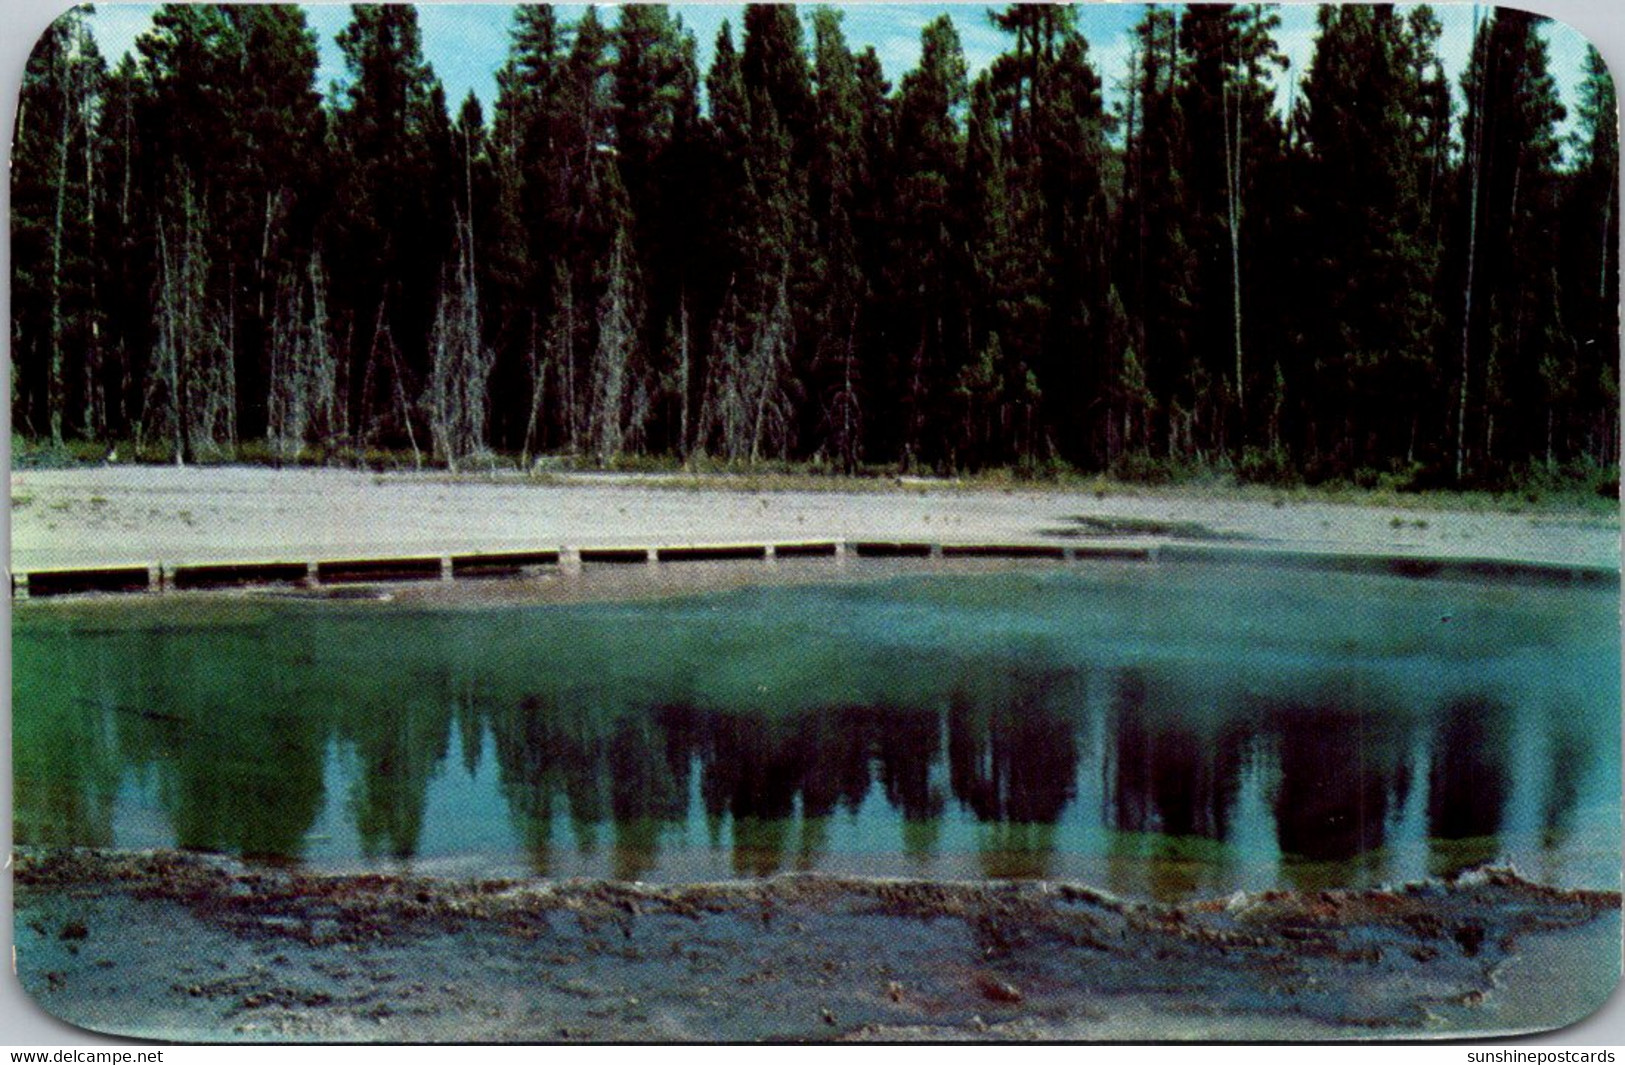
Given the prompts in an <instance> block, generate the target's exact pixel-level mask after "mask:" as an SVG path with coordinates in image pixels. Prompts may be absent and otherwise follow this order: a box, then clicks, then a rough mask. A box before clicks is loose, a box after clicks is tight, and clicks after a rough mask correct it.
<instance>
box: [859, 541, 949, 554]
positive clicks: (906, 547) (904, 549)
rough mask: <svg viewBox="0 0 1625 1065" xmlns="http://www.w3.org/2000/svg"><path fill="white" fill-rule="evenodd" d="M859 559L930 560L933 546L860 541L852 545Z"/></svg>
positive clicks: (912, 543) (913, 543)
mask: <svg viewBox="0 0 1625 1065" xmlns="http://www.w3.org/2000/svg"><path fill="white" fill-rule="evenodd" d="M852 550H853V551H855V552H857V555H858V557H859V558H930V557H931V545H930V544H923V543H915V542H897V541H891V540H860V541H858V542H857V543H855V544H853V545H852Z"/></svg>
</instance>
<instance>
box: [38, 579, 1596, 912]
mask: <svg viewBox="0 0 1625 1065" xmlns="http://www.w3.org/2000/svg"><path fill="white" fill-rule="evenodd" d="M1140 594H1143V591H1142V592H1141V593H1140ZM772 605H773V604H771V603H769V604H767V606H772ZM781 605H782V604H781ZM860 605H861V604H860ZM939 605H940V604H939ZM674 609H675V608H674ZM764 609H765V607H764ZM887 609H888V610H890V609H891V608H889V607H888V608H887ZM978 610H985V607H984V606H983V605H982V604H981V603H980V601H979V602H978ZM859 613H861V611H859ZM1460 613H1462V611H1460V610H1458V616H1459V614H1460ZM520 619H521V620H522V621H523V622H524V624H522V625H519V626H517V627H516V626H515V625H514V624H513V622H514V620H515V619H514V617H512V616H510V615H503V614H500V613H489V614H476V615H472V616H453V617H449V618H448V617H445V616H439V615H386V616H385V617H384V619H383V620H386V621H387V622H388V625H386V626H382V627H380V626H377V625H363V624H359V623H358V622H357V619H356V618H355V617H344V618H341V619H338V620H332V619H327V618H323V617H321V616H313V615H310V614H300V613H297V612H296V613H291V614H288V615H287V616H283V615H282V614H279V613H277V612H274V611H273V612H271V614H270V616H269V617H267V618H266V619H264V620H262V621H261V622H259V623H258V624H256V625H253V626H245V627H242V628H240V629H226V630H224V631H216V630H213V629H209V630H206V631H204V632H203V633H201V634H200V633H198V632H192V633H189V634H186V636H187V638H185V639H177V638H174V637H173V636H172V635H170V634H166V633H164V632H162V631H160V630H157V629H147V630H136V631H132V632H124V633H119V632H114V633H112V634H102V635H99V636H97V637H96V638H95V639H93V640H92V639H87V638H86V637H85V636H84V634H83V633H75V632H73V631H60V630H52V629H51V628H50V627H49V626H46V627H43V628H42V629H40V630H38V631H35V630H32V629H30V628H29V627H28V626H26V625H22V626H20V627H19V631H18V633H17V636H16V643H17V648H18V650H17V666H16V676H17V689H16V706H17V715H16V719H17V733H16V737H17V740H16V748H17V752H18V753H17V777H18V781H19V788H18V793H17V821H16V827H17V836H18V839H19V841H20V842H22V843H25V844H58V843H84V844H93V845H109V844H111V845H121V846H149V845H179V846H183V847H192V848H199V849H207V850H218V851H227V852H231V853H239V854H243V855H248V856H257V857H274V858H284V859H304V860H309V861H316V862H354V861H356V860H364V861H370V862H379V861H389V862H403V861H409V860H423V859H427V858H443V857H448V856H455V855H456V854H457V853H459V848H469V849H471V850H478V851H480V853H482V854H483V855H484V858H485V859H486V860H487V861H488V862H489V863H490V864H492V865H495V866H498V867H505V866H506V865H508V864H511V863H512V859H511V858H508V857H506V856H505V855H504V854H503V853H502V852H503V851H506V852H507V853H508V854H517V855H520V856H522V857H521V858H520V863H521V864H522V865H523V866H524V867H525V868H526V869H528V870H529V871H532V872H535V873H537V874H541V875H549V876H570V875H578V874H594V875H609V876H614V877H618V878H623V879H643V878H660V877H670V876H685V877H687V876H694V877H715V876H767V875H772V874H775V873H779V872H784V871H788V870H804V871H805V870H825V869H835V870H852V871H864V872H878V873H892V874H905V875H909V874H912V875H956V876H963V875H981V876H989V877H1055V876H1067V877H1081V878H1085V879H1090V878H1097V877H1098V878H1103V879H1104V881H1105V882H1106V883H1107V885H1108V886H1110V887H1112V888H1113V889H1114V890H1119V891H1124V892H1125V893H1142V894H1150V895H1154V896H1159V897H1179V896H1183V895H1188V894H1191V893H1193V892H1197V891H1204V890H1219V889H1223V888H1226V887H1231V886H1245V887H1264V886H1270V885H1271V884H1273V883H1277V882H1281V881H1282V880H1285V881H1286V882H1290V883H1298V884H1304V885H1314V884H1323V883H1329V882H1371V881H1375V880H1380V879H1383V878H1386V877H1393V876H1397V875H1401V874H1405V873H1407V872H1408V871H1410V870H1411V868H1412V866H1413V865H1415V866H1417V867H1418V868H1419V870H1421V869H1424V868H1425V871H1428V872H1432V873H1436V874H1437V873H1448V872H1453V871H1455V870H1457V869H1459V868H1462V867H1463V866H1465V865H1468V864H1473V863H1476V862H1481V861H1486V860H1494V859H1497V858H1501V857H1506V856H1508V855H1524V854H1526V853H1528V854H1534V855H1537V856H1538V857H1539V858H1540V866H1541V868H1542V869H1545V870H1555V871H1556V875H1559V876H1562V875H1571V876H1573V877H1578V878H1585V877H1591V876H1592V875H1593V873H1592V869H1593V866H1591V865H1587V864H1586V863H1588V862H1591V861H1592V860H1593V859H1598V863H1597V865H1596V867H1597V868H1601V869H1604V870H1608V869H1610V868H1617V854H1618V832H1617V812H1618V795H1619V785H1618V768H1617V766H1618V758H1617V752H1618V750H1619V739H1618V702H1617V699H1618V693H1617V685H1618V657H1617V653H1618V652H1617V645H1616V646H1611V645H1610V644H1609V643H1608V642H1607V641H1606V640H1598V641H1596V642H1595V644H1593V645H1588V646H1583V647H1579V648H1575V647H1572V646H1569V645H1567V644H1563V645H1559V646H1556V647H1549V648H1542V649H1541V653H1542V654H1543V655H1544V656H1545V659H1546V662H1545V665H1546V671H1542V670H1531V669H1530V668H1529V665H1530V662H1529V658H1528V655H1529V649H1528V648H1527V647H1524V648H1522V649H1520V650H1519V652H1518V654H1519V655H1520V656H1522V657H1519V658H1518V659H1517V661H1516V662H1512V663H1510V664H1505V665H1503V664H1501V663H1500V661H1499V659H1497V658H1495V657H1494V656H1493V655H1491V656H1489V657H1485V656H1484V654H1483V653H1482V652H1481V651H1479V652H1475V653H1476V654H1477V655H1478V657H1476V658H1473V659H1471V660H1469V661H1466V662H1464V663H1450V662H1446V663H1445V664H1444V665H1441V659H1440V658H1439V657H1438V656H1437V655H1434V656H1433V657H1430V658H1428V659H1427V660H1426V661H1425V662H1424V663H1422V666H1420V667H1419V666H1418V665H1417V664H1416V663H1415V662H1413V661H1411V660H1408V659H1405V658H1403V657H1401V658H1398V659H1395V658H1393V657H1388V658H1383V657H1381V656H1378V657H1375V658H1373V657H1370V656H1366V657H1362V658H1358V659H1350V658H1345V659H1343V660H1341V661H1340V662H1339V663H1338V664H1337V669H1336V671H1334V673H1333V674H1330V675H1329V674H1328V673H1327V672H1326V671H1325V670H1322V669H1316V668H1309V667H1307V666H1306V665H1305V663H1304V662H1303V661H1302V660H1301V659H1300V658H1298V657H1291V658H1288V657H1283V656H1279V655H1277V656H1275V657H1270V656H1269V655H1268V654H1266V653H1265V652H1263V651H1255V650H1250V649H1248V648H1245V647H1242V648H1228V649H1226V650H1225V653H1224V654H1223V655H1220V656H1208V657H1202V658H1192V657H1191V656H1190V655H1189V654H1177V653H1168V654H1160V655H1159V654H1156V653H1151V651H1154V650H1155V648H1154V647H1152V648H1151V649H1150V650H1147V649H1145V648H1136V653H1134V654H1129V655H1125V654H1122V653H1120V652H1118V653H1113V652H1111V651H1110V648H1109V645H1107V644H1106V643H1104V642H1103V641H1102V640H1101V639H1100V638H1099V637H1098V636H1093V637H1091V638H1088V639H1081V638H1074V637H1073V636H1072V635H1071V630H1070V629H1069V628H1068V626H1067V625H1066V622H1067V620H1068V619H1067V618H1065V617H1062V618H1060V619H1058V625H1057V629H1056V631H1055V632H1054V633H1053V634H1052V635H1051V638H1049V639H1047V640H1046V641H1042V642H1034V641H1033V640H1032V639H1031V638H1029V637H1024V642H1023V643H1022V644H1021V646H1020V647H1019V648H1018V649H1017V650H1016V651H1011V650H1009V649H1001V648H998V647H997V646H994V645H995V644H996V643H997V640H996V639H990V640H989V641H978V640H976V639H974V638H972V639H971V640H969V641H968V642H967V644H966V646H965V647H964V648H963V649H962V650H960V651H959V652H958V653H957V654H944V653H942V652H941V651H940V649H933V650H932V653H930V654H924V653H922V654H920V655H918V656H916V657H912V658H911V657H908V656H898V655H897V654H896V653H895V648H892V649H890V650H889V651H887V652H886V654H887V656H888V657H887V659H886V661H887V667H886V668H884V669H881V668H880V667H878V666H877V665H876V661H877V660H876V659H868V658H865V655H866V654H869V653H870V652H871V651H873V650H874V648H873V647H872V646H871V644H872V643H873V637H874V633H875V632H876V631H881V630H878V629H876V630H865V629H864V628H863V625H862V624H861V622H862V618H861V617H859V618H858V619H857V620H856V621H854V622H853V623H852V630H851V632H850V633H849V634H848V635H846V636H845V637H844V638H843V639H844V640H845V641H846V644H847V646H846V647H845V651H846V653H847V655H848V656H849V657H850V658H851V659H853V660H856V661H857V662H858V663H859V664H858V666H856V667H852V668H851V669H850V670H848V671H847V672H842V667H840V666H839V665H831V663H832V662H838V661H839V660H840V659H839V658H838V657H836V656H830V655H826V654H824V653H822V652H820V653H819V655H816V656H811V657H808V658H806V659H804V660H794V661H791V662H790V663H789V664H788V665H786V666H784V667H783V668H785V669H789V670H791V671H792V673H793V672H794V670H797V669H803V668H805V669H806V670H807V671H808V675H811V674H812V673H813V672H816V673H817V674H818V676H819V677H820V678H822V679H820V681H819V682H818V683H817V684H810V683H806V682H805V680H806V678H805V677H804V676H801V675H799V674H797V675H793V676H792V680H795V681H797V683H791V682H787V681H786V680H785V679H784V677H783V676H780V675H778V674H769V673H767V672H764V667H763V666H762V665H761V663H760V662H759V661H755V660H752V661H750V662H748V663H747V664H746V665H744V666H740V665H738V664H737V663H734V664H730V665H727V666H723V665H717V666H716V667H715V669H716V670H719V671H720V670H732V671H733V672H728V673H718V676H720V677H721V678H722V680H721V681H720V682H718V683H708V681H713V680H715V679H716V678H714V677H707V676H706V675H704V668H705V667H704V666H703V663H704V662H705V657H704V655H703V654H700V653H698V652H697V651H696V650H695V649H694V648H692V647H674V648H667V649H666V650H667V652H668V653H666V654H658V653H657V654H656V658H655V660H656V661H658V662H668V663H678V665H670V666H666V667H660V666H651V665H649V664H648V662H647V661H637V662H632V660H630V659H628V658H627V657H626V655H627V648H626V645H625V643H624V642H622V641H619V640H618V639H612V638H610V637H609V636H608V635H605V640H604V641H603V643H604V645H606V646H609V647H611V648H612V653H611V652H605V651H603V650H602V649H601V648H598V649H594V648H595V645H594V643H593V641H594V639H595V638H596V637H597V636H598V635H600V634H607V633H608V632H609V631H610V630H611V629H614V627H615V624H618V619H614V618H608V617H606V618H601V619H600V618H595V617H594V616H593V615H592V613H591V612H590V611H585V612H582V611H578V612H576V613H571V612H570V611H562V610H561V611H553V612H551V613H549V612H539V613H534V614H521V615H520ZM363 620H366V619H363ZM375 620H376V619H375ZM985 620H986V619H985V618H983V619H981V622H985ZM956 622H957V623H958V624H959V625H961V626H963V627H964V628H966V629H968V630H974V628H975V626H976V624H978V623H979V619H978V616H977V615H976V613H975V612H970V613H968V614H966V615H964V616H960V617H958V618H956ZM887 624H888V625H890V626H893V627H892V628H888V629H886V630H885V631H886V632H895V631H896V630H895V625H896V619H895V611H893V612H892V613H891V614H889V615H888V620H887ZM1003 624H1006V625H1008V623H1007V622H1003ZM616 631H619V630H616ZM648 631H649V632H651V633H653V632H655V631H656V628H655V627H654V626H651V627H650V629H649V630H648ZM560 633H568V634H569V636H570V638H571V640H573V641H575V642H574V643H572V644H567V643H565V642H564V641H563V640H562V639H561V638H560V635H559V634H560ZM1604 635H1605V636H1606V633H1605V634H1604ZM650 639H651V640H653V641H655V642H656V643H658V641H657V640H655V638H654V637H653V636H651V637H650ZM1328 639H1336V640H1337V641H1338V645H1339V646H1348V645H1351V644H1353V643H1355V641H1350V640H1349V639H1347V638H1346V637H1345V636H1341V635H1339V634H1336V633H1333V634H1331V635H1330V636H1329V637H1328ZM839 642H841V641H840V640H837V643H839ZM572 648H574V649H572ZM650 650H651V651H654V652H659V650H660V648H658V647H654V648H651V649H650ZM792 657H793V656H792ZM645 658H647V656H645ZM1259 659H1262V661H1260V660H1259ZM629 662H632V664H629ZM696 663H701V665H696ZM1559 666H1561V667H1562V669H1565V670H1567V671H1568V674H1567V675H1569V676H1571V677H1572V676H1580V677H1581V678H1582V681H1581V682H1578V683H1577V684H1576V686H1575V687H1574V688H1573V690H1565V693H1564V694H1563V699H1562V700H1559V701H1556V702H1554V697H1552V696H1551V695H1550V693H1548V692H1547V691H1546V689H1544V688H1543V687H1542V686H1541V684H1540V681H1539V677H1540V676H1541V675H1560V674H1561V670H1558V668H1557V667H1559ZM1423 667H1425V668H1423ZM1585 677H1591V678H1593V679H1600V680H1601V681H1602V682H1603V683H1602V684H1591V683H1586V682H1584V679H1583V678H1585ZM1610 677H1611V678H1612V685H1613V686H1612V687H1611V688H1610V687H1608V686H1607V681H1608V679H1609V678H1610ZM741 678H751V679H754V680H756V681H758V683H756V684H754V685H749V684H746V683H744V682H743V681H742V680H741ZM1328 678H1330V679H1328ZM708 690H709V691H711V692H713V694H707V693H708ZM717 690H721V691H724V692H727V693H729V694H728V695H727V697H726V698H722V697H719V696H717V695H715V694H714V692H715V691H717ZM821 690H822V691H828V692H832V693H835V694H837V695H838V696H840V697H838V698H835V699H831V700H828V701H820V700H819V699H818V695H819V693H820V691H821ZM753 693H754V694H753ZM1587 693H1591V694H1589V695H1588V694H1587ZM1553 706H1560V707H1561V712H1558V713H1553V712H1552V710H1551V708H1552V707H1553ZM454 737H455V738H456V739H455V742H454ZM1519 752H1521V753H1519ZM1515 758H1517V759H1518V761H1516V762H1515V761H1514V759H1515ZM1520 774H1522V776H1521V777H1520ZM1522 778H1528V780H1529V781H1531V783H1530V784H1529V786H1523V787H1519V786H1515V785H1517V783H1518V780H1519V779H1522ZM1520 803H1521V804H1523V805H1522V806H1521V807H1520V806H1519V804H1520ZM1515 808H1518V809H1526V810H1527V812H1526V813H1521V814H1517V816H1514V814H1515V812H1516V811H1515ZM1598 812H1600V814H1601V815H1602V817H1601V820H1599V819H1598V818H1597V817H1596V816H1594V814H1596V813H1598ZM1610 814H1611V815H1612V817H1613V819H1614V820H1613V821H1612V822H1610V821H1609V815H1610ZM1525 823H1527V824H1528V825H1529V826H1531V830H1532V832H1533V834H1534V836H1535V837H1536V838H1533V839H1525V838H1524V837H1523V834H1522V833H1521V830H1520V829H1519V828H1518V827H1517V826H1518V825H1521V824H1525ZM1610 823H1612V828H1609V824H1610ZM332 824H337V825H339V826H340V828H342V830H343V831H339V832H331V831H324V832H318V831H316V829H317V827H318V826H328V825H332ZM351 834H353V842H349V841H350V840H351V838H352V836H351ZM1599 840H1600V841H1601V842H1600V843H1599ZM1610 850H1612V857H1611V858H1610V856H1609V853H1608V852H1609V851H1610ZM1412 855H1417V856H1418V857H1417V858H1416V859H1415V860H1414V861H1413V859H1412V857H1411V856H1412ZM1610 862H1613V863H1615V864H1614V865H1613V866H1610V864H1609V863H1610ZM1582 867H1583V868H1582ZM1603 875H1604V876H1610V875H1614V874H1613V873H1604V874H1603Z"/></svg>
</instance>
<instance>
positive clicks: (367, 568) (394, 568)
mask: <svg viewBox="0 0 1625 1065" xmlns="http://www.w3.org/2000/svg"><path fill="white" fill-rule="evenodd" d="M316 577H317V579H318V580H320V581H321V582H322V583H323V584H346V583H354V582H356V581H437V580H439V579H440V557H439V556H438V555H435V556H433V557H429V558H346V559H328V560H326V561H323V562H318V563H316Z"/></svg>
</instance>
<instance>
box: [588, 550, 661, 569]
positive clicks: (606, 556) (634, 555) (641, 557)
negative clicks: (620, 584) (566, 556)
mask: <svg viewBox="0 0 1625 1065" xmlns="http://www.w3.org/2000/svg"><path fill="white" fill-rule="evenodd" d="M576 556H577V557H578V558H580V559H581V561H582V562H608V563H612V564H617V565H628V564H636V563H643V562H648V561H649V549H648V548H647V547H583V548H582V549H581V550H580V551H578V552H576Z"/></svg>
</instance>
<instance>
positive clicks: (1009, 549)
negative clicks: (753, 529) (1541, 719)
mask: <svg viewBox="0 0 1625 1065" xmlns="http://www.w3.org/2000/svg"><path fill="white" fill-rule="evenodd" d="M779 559H798V560H799V559H825V560H830V561H834V562H841V561H844V560H847V559H855V560H866V559H877V560H897V559H914V560H920V559H924V560H933V559H940V560H949V559H953V560H961V559H969V560H975V559H1017V560H1021V559H1025V560H1039V561H1052V562H1066V561H1072V562H1101V561H1106V562H1138V563H1152V562H1155V563H1196V562H1199V563H1206V564H1210V565H1212V564H1219V565H1255V566H1258V565H1262V566H1270V567H1288V568H1295V569H1303V570H1318V571H1322V572H1335V573H1363V574H1380V575H1389V576H1397V577H1407V578H1413V579H1445V580H1451V579H1454V580H1474V581H1514V582H1523V583H1530V582H1533V583H1540V584H1597V585H1610V584H1611V585H1613V586H1616V587H1617V586H1618V584H1619V573H1618V571H1616V570H1611V569H1604V568H1599V567H1595V566H1571V565H1558V564H1551V563H1530V562H1506V561H1499V560H1493V559H1461V558H1430V557H1413V556H1405V555H1349V554H1336V553H1326V552H1314V551H1302V550H1279V549H1273V548H1257V547H1245V546H1239V545H1218V544H1189V543H1150V544H1144V543H1091V544H1080V545H1058V544H1053V543H934V542H927V541H917V540H907V541H891V540H853V541H846V540H808V541H793V542H786V543H737V544H666V545H657V546H627V545H619V544H618V545H612V546H583V547H549V548H538V549H536V550H529V551H509V552H485V553H475V554H448V555H409V556H392V557H381V558H339V559H315V560H308V561H244V562H208V563H196V564H169V563H154V564H151V565H147V566H104V567H97V568H87V569H45V570H33V571H31V572H27V573H14V574H12V576H11V594H12V598H13V599H37V598H47V597H55V596H67V595H85V594H94V593H111V594H130V593H154V592H167V591H171V590H173V591H192V590H207V589H227V588H275V587H279V586H282V587H287V586H296V587H305V588H313V587H322V586H338V585H353V584H358V583H370V584H378V583H393V582H400V581H452V580H478V579H491V578H509V579H512V578H522V577H525V576H529V575H533V574H537V573H545V572H560V571H568V572H579V571H582V570H586V569H591V568H594V567H597V566H627V565H638V566H660V565H672V564H679V563H692V562H710V563H724V562H726V563H756V564H758V565H761V564H768V565H771V564H772V563H774V562H776V561H777V560H779Z"/></svg>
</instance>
